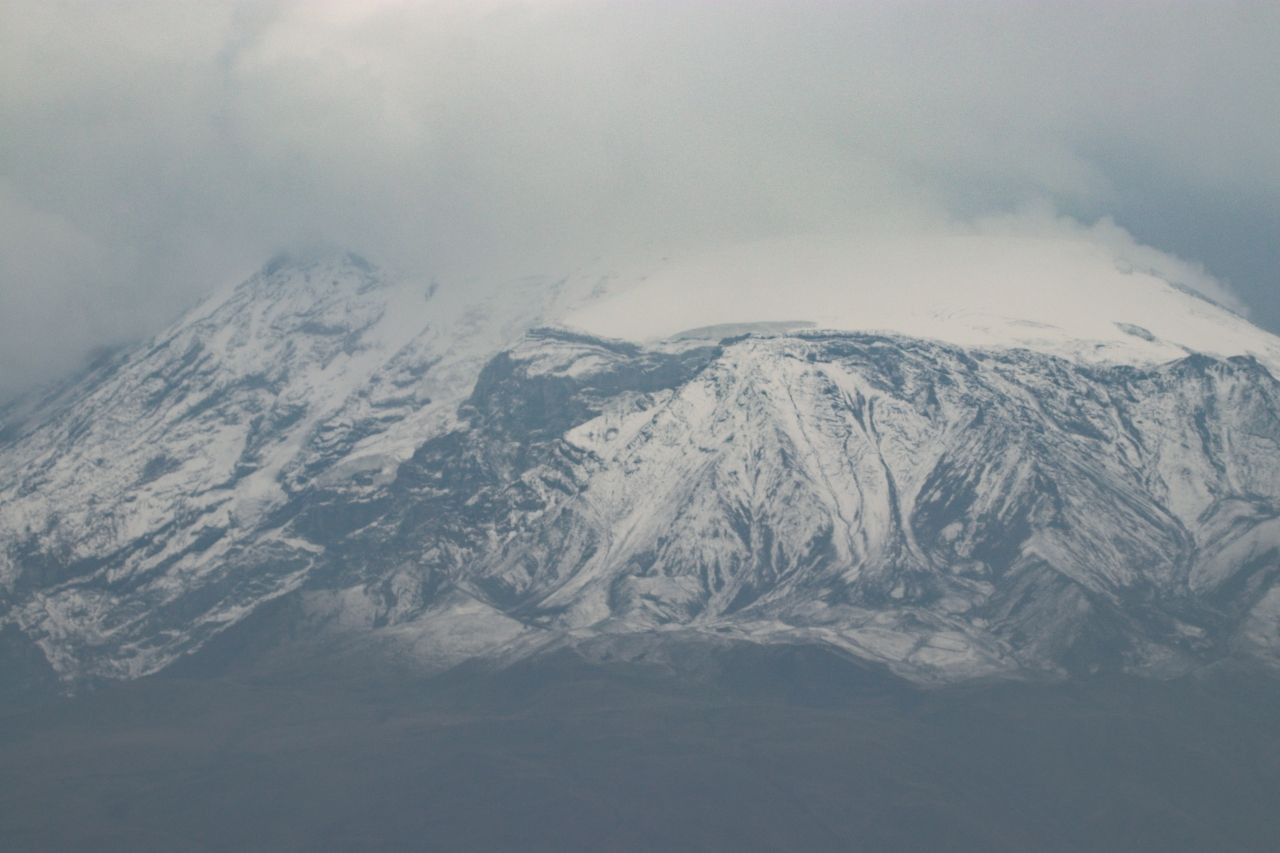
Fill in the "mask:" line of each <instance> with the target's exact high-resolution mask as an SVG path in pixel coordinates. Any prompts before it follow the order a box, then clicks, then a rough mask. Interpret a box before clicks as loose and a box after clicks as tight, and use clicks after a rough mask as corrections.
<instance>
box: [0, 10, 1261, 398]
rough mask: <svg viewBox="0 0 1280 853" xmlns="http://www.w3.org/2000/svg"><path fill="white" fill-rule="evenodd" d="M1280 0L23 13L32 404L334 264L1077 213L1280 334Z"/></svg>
mask: <svg viewBox="0 0 1280 853" xmlns="http://www.w3.org/2000/svg"><path fill="white" fill-rule="evenodd" d="M1277 55H1280V4H1276V3H1274V2H1260V3H1242V4H1233V3H1227V2H1204V3H1198V4H1192V3H1180V4H1156V3H1139V2H1124V3H1119V2H1114V0H1106V2H1072V3H1067V2H1063V3H1047V2H1044V3H1041V2H1025V3H1012V2H1003V3H997V2H976V0H975V2H965V3H954V2H952V3H920V2H897V3H889V2H858V3H853V2H847V3H845V2H836V0H827V2H821V3H800V2H795V0H787V2H781V0H779V2H772V3H752V2H742V1H741V0H735V2H733V3H729V2H702V3H698V2H691V0H682V2H640V0H630V2H615V3H571V2H524V3H516V2H469V3H408V2H396V1H395V0H379V2H375V0H347V1H346V2H337V0H296V1H295V2H244V3H240V2H214V0H198V2H184V0H154V2H127V0H115V2H101V0H85V2H78V3H70V2H58V0H6V2H5V3H4V4H3V6H2V8H0V395H4V394H10V393H13V392H14V391H16V390H18V389H20V388H22V387H24V386H27V385H29V384H30V383H32V382H35V381H39V380H43V379H46V378H49V377H50V376H53V375H56V374H58V373H60V372H64V371H66V370H68V369H70V368H71V367H73V366H74V364H75V363H76V362H77V361H78V360H79V359H81V358H83V356H84V354H85V353H86V352H87V351H88V350H89V349H91V348H93V347H95V346H100V345H104V344H108V343H111V342H114V341H119V340H122V339H126V338H131V337H136V336H140V335H145V334H147V333H150V332H153V331H155V330H157V329H158V328H159V327H161V326H162V325H163V324H164V323H165V322H167V321H168V320H170V319H172V317H173V316H174V315H175V314H176V313H177V312H179V311H180V310H182V308H184V307H185V306H186V305H188V304H189V303H191V302H192V301H193V300H195V299H197V298H199V296H200V295H201V294H203V293H205V292H207V291H208V290H210V289H211V288H212V287H215V286H217V285H220V284H223V283H225V282H226V281H228V280H231V279H235V278H238V277H242V276H244V275H245V274H247V273H248V272H250V271H252V270H253V269H254V268H256V267H257V266H259V265H261V263H262V262H263V261H264V260H266V259H267V258H268V257H269V256H271V255H272V254H274V253H276V252H278V251H281V250H286V249H289V248H292V247H297V246H300V245H309V244H314V243H324V244H332V245H340V246H346V247H350V248H353V249H356V250H357V251H360V252H362V253H364V254H366V255H367V256H369V257H370V258H371V259H374V260H376V261H379V262H382V263H384V264H389V265H391V266H393V267H396V268H399V269H402V270H406V271H411V272H412V273H413V274H423V275H435V276H438V277H441V278H444V279H446V280H457V281H462V280H464V279H467V280H471V281H473V282H475V281H484V280H490V279H497V278H500V277H501V276H503V275H509V274H514V273H515V272H555V271H557V270H559V269H568V268H572V267H574V266H575V265H580V264H582V263H585V262H590V261H594V260H595V259H597V258H606V259H607V258H609V257H611V256H614V255H618V256H622V255H625V254H626V253H628V252H630V251H633V250H636V249H641V248H652V247H654V246H658V247H663V248H666V247H671V248H672V249H679V248H683V247H697V246H698V245H700V244H709V243H715V242H720V241H732V240H738V239H752V238H758V237H773V236H777V235H780V234H790V233H797V232H804V231H811V230H826V231H840V230H843V231H847V232H848V233H857V231H858V230H859V229H860V228H868V227H870V226H872V225H875V226H876V227H878V228H882V227H883V226H884V224H885V223H886V222H888V223H894V222H901V223H903V227H909V224H910V223H918V222H926V221H936V220H940V219H949V220H961V221H963V220H966V219H968V218H973V217H978V216H987V215H992V214H1003V213H1006V212H1008V211H1013V210H1019V209H1022V208H1024V207H1026V206H1027V205H1038V206H1039V207H1040V209H1043V208H1044V207H1045V206H1049V207H1052V208H1053V209H1055V210H1056V211H1058V212H1059V213H1061V214H1064V215H1066V216H1071V217H1075V218H1077V219H1080V220H1081V221H1082V222H1085V223H1092V222H1093V221H1095V220H1097V219H1099V218H1101V217H1111V218H1112V219H1114V220H1115V222H1116V223H1118V225H1119V226H1121V227H1123V228H1124V229H1127V230H1128V231H1129V232H1131V233H1132V234H1133V235H1134V237H1135V238H1137V239H1138V240H1140V241H1142V242H1145V243H1148V244H1150V245H1152V246H1155V247H1157V248H1159V249H1162V250H1165V251H1167V252H1170V253H1172V254H1174V255H1177V256H1179V257H1181V258H1184V259H1186V260H1188V261H1191V262H1193V263H1199V264H1203V265H1204V267H1205V268H1206V269H1207V271H1208V272H1209V273H1210V274H1212V275H1213V276H1216V277H1217V278H1218V279H1220V280H1223V281H1225V282H1227V283H1228V284H1229V285H1230V286H1231V287H1233V288H1234V290H1235V292H1236V293H1237V294H1238V295H1239V296H1240V298H1241V300H1242V301H1243V302H1244V303H1245V304H1246V305H1248V306H1249V308H1250V313H1251V316H1252V318H1253V319H1254V320H1255V321H1256V322H1258V323H1260V324H1262V325H1264V326H1267V327H1269V328H1271V329H1273V330H1278V331H1280V272H1278V270H1280V60H1278V59H1277Z"/></svg>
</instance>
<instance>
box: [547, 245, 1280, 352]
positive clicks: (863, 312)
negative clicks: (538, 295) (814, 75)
mask: <svg viewBox="0 0 1280 853" xmlns="http://www.w3.org/2000/svg"><path fill="white" fill-rule="evenodd" d="M1113 230H1114V229H1113ZM1104 237H1106V238H1107V239H1103V238H1104ZM1194 289H1199V290H1202V291H1212V290H1213V283H1212V281H1211V280H1209V279H1207V277H1206V276H1205V275H1204V274H1203V273H1201V272H1199V271H1197V270H1195V269H1194V268H1192V267H1190V266H1189V265H1186V264H1183V263H1181V262H1179V261H1177V260H1176V259H1174V258H1171V257H1169V256H1166V255H1162V254H1160V253H1158V252H1155V251H1154V250H1152V249H1148V248H1145V247H1140V246H1136V245H1132V246H1117V241H1116V240H1115V239H1113V237H1112V236H1111V234H1110V232H1106V233H1105V234H1099V233H1098V232H1097V230H1096V229H1095V230H1079V231H1076V232H1068V233H1066V234H1063V233H1061V232H1060V231H1054V232H1052V233H1051V232H1041V231H1034V230H1033V231H1021V232H1019V231H1001V230H999V229H996V228H994V227H993V228H986V229H974V230H970V231H968V232H965V233H950V234H946V235H936V234H935V235H928V236H919V237H908V238H899V239H895V240H889V241H876V242H873V243H867V244H863V243H859V242H857V241H856V240H837V239H834V238H830V237H810V238H795V239H788V240H778V241H768V242H760V243H751V244H739V245H734V246H729V247H725V248H721V249H718V250H715V251H710V252H705V253H701V254H693V255H688V256H684V257H675V258H671V259H664V260H663V261H661V262H658V263H655V264H651V265H649V266H641V267H636V268H634V269H631V270H629V271H626V272H623V273H620V274H619V275H617V276H616V277H615V284H614V286H613V287H612V288H611V289H610V292H609V293H608V294H607V295H605V296H603V297H601V298H599V299H596V300H593V301H590V302H587V303H586V304H584V305H583V306H582V307H580V308H578V309H576V310H572V311H570V312H568V313H567V314H566V316H565V317H564V323H565V324H566V325H567V326H569V327H571V328H575V329H579V330H583V331H586V332H589V333H594V334H597V335H603V336H607V337H614V338H624V339H629V340H637V341H651V340H657V339H662V338H667V337H671V336H674V335H677V334H679V333H681V332H683V331H685V330H688V329H693V328H700V327H705V326H717V325H723V324H740V323H762V322H772V323H777V322H810V323H813V324H814V325H815V326H817V327H819V328H825V329H839V330H849V331H877V332H892V333H898V334H902V335H906V336H910V337H920V338H930V339H934V340H941V341H946V342H949V343H954V344H959V345H962V346H982V347H1004V346H1018V347H1027V348H1030V349H1036V350H1041V351H1048V352H1053V353H1056V354H1061V355H1064V356H1069V357H1075V358H1082V359H1088V360H1090V361H1107V362H1119V363H1157V362H1162V361H1169V360H1172V359H1175V358H1180V357H1182V356H1184V355H1186V350H1193V351H1197V352H1204V353H1210V354H1215V355H1223V356H1229V355H1253V356H1255V357H1257V358H1258V359H1259V360H1260V361H1262V362H1263V363H1264V364H1266V365H1267V366H1268V367H1269V368H1270V369H1272V370H1277V369H1280V339H1277V338H1276V337H1275V336H1273V335H1271V334H1268V333H1267V332H1264V331H1262V330H1261V329H1258V328H1257V327H1256V326H1253V325H1252V324H1250V323H1249V322H1248V321H1247V320H1245V319H1244V318H1242V317H1241V316H1239V315H1238V314H1236V313H1234V312H1233V311H1231V310H1229V309H1228V308H1225V307H1222V306H1220V305H1218V304H1215V303H1213V302H1211V301H1208V299H1206V298H1201V297H1199V296H1196V295H1193V293H1191V292H1189V291H1192V290H1194ZM1215 295H1217V296H1219V297H1221V296H1222V294H1220V293H1219V294H1215ZM1147 333H1149V335H1148V334H1147ZM1147 337H1150V338H1151V339H1150V340H1147V339H1146V338H1147Z"/></svg>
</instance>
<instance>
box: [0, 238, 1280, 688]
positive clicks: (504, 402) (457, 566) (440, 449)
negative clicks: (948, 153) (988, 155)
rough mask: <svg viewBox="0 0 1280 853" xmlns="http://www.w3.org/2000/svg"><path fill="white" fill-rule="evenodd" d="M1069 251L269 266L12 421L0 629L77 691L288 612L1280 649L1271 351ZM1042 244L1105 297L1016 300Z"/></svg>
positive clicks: (577, 642) (640, 643)
mask: <svg viewBox="0 0 1280 853" xmlns="http://www.w3.org/2000/svg"><path fill="white" fill-rule="evenodd" d="M953 251H955V252H958V253H961V254H963V253H964V252H975V251H977V249H975V248H974V246H973V245H971V244H962V245H961V246H959V247H958V248H957V247H953ZM1081 251H1082V250H1080V249H1079V248H1078V247H1076V248H1072V247H1067V248H1066V249H1054V250H1052V251H1050V250H1049V249H1046V248H1045V247H1043V246H1035V245H1033V246H1030V247H1029V248H1027V249H1026V251H1025V252H1023V253H1021V254H1017V256H1016V257H1014V258H1012V259H1011V260H1010V259H1006V260H1004V261H1001V262H1000V263H998V264H996V265H995V266H994V267H989V266H988V267H969V268H966V269H970V270H971V271H972V270H974V269H981V270H984V271H985V272H984V273H983V274H987V273H990V276H991V280H992V282H993V284H992V285H991V286H990V287H988V288H986V289H981V288H980V289H978V290H977V291H975V292H976V293H977V294H978V295H977V296H975V297H974V299H973V301H971V302H970V303H968V304H967V306H966V305H962V304H960V302H958V301H957V299H958V297H955V296H954V295H947V294H946V292H945V290H946V289H945V282H943V283H942V284H939V283H938V282H939V281H941V279H939V278H938V277H937V276H932V277H930V276H924V277H917V278H910V279H909V280H908V279H903V280H902V281H901V282H899V283H898V284H897V285H895V284H893V282H892V281H891V280H890V278H888V277H887V276H888V275H889V273H888V272H885V271H882V272H884V274H883V275H881V276H880V277H875V276H872V275H871V273H873V272H875V271H876V270H877V269H879V268H880V266H882V265H883V264H882V263H881V262H880V261H874V262H870V261H865V259H864V261H855V260H848V262H847V263H846V261H845V260H841V259H840V258H838V257H836V256H835V255H832V254H830V253H826V254H824V253H822V252H817V253H810V254H808V255H806V257H807V258H808V259H809V260H808V265H807V266H802V268H801V269H799V270H797V271H793V272H792V273H791V275H792V280H794V282H795V286H794V288H791V290H790V291H789V289H788V288H790V287H791V286H790V284H787V285H777V284H776V283H777V282H778V281H779V277H780V276H783V275H786V270H785V268H783V267H779V264H780V263H783V262H784V261H786V259H787V258H789V257H793V256H792V255H788V254H787V253H786V252H781V253H779V252H774V251H771V252H770V253H769V257H770V258H772V260H771V261H770V262H769V264H756V263H754V262H746V261H742V258H747V259H748V261H749V259H750V257H752V256H751V255H750V252H748V253H747V254H746V255H743V256H741V257H736V256H735V257H736V259H735V260H733V262H732V263H725V262H723V258H721V260H720V261H717V262H716V263H714V264H713V263H711V262H710V261H708V260H706V259H700V260H697V261H690V262H674V263H670V264H667V265H665V266H662V267H661V269H658V270H657V271H656V272H654V271H650V273H646V274H645V275H636V276H633V277H632V278H634V279H635V283H631V284H629V283H628V282H629V280H630V279H629V278H628V276H625V275H624V276H613V277H605V276H599V275H594V274H587V273H581V274H579V275H578V276H576V277H570V278H569V279H567V280H565V279H541V278H531V279H525V280H521V281H520V282H518V283H515V284H513V285H511V286H509V287H506V288H502V289H498V290H495V291H493V292H490V293H489V294H488V295H487V297H486V298H484V299H479V298H477V299H473V300H469V299H465V298H455V299H453V301H449V300H448V299H446V298H444V297H443V296H442V295H441V294H438V293H437V292H436V291H435V289H434V288H426V287H418V286H415V285H412V284H409V283H404V282H398V281H394V280H392V279H390V278H389V277H387V276H386V275H384V274H383V273H381V272H380V271H378V270H377V269H376V268H374V267H373V266H371V265H370V264H368V263H367V262H365V261H363V260H361V259H359V258H357V257H354V256H337V257H329V258H320V259H309V260H304V261H289V260H281V261H276V262H273V263H271V264H269V265H268V266H267V267H265V268H264V269H263V270H262V271H261V272H259V273H258V274H257V275H255V276H254V277H253V278H251V279H250V280H248V281H246V282H244V283H243V284H241V285H239V286H237V287H235V288H232V289H229V290H227V291H224V292H223V293H220V294H218V295H216V296H214V297H213V298H211V299H210V300H209V301H207V302H206V303H205V304H203V305H201V306H198V307H197V308H196V309H194V310H193V311H191V312H189V313H188V314H187V315H186V316H184V317H183V318H181V319H180V320H178V321H177V322H176V323H175V324H174V325H173V326H172V327H171V328H170V329H168V330H166V331H165V332H163V333H161V334H160V335H158V336H157V337H156V338H154V339H153V340H151V341H149V342H147V343H145V344H142V345H140V346H137V347H134V348H132V349H128V350H123V351H119V352H117V353H114V354H112V355H110V356H108V357H105V358H104V359H103V360H102V361H100V362H99V363H98V364H96V365H95V366H94V367H93V368H92V369H90V370H89V371H87V372H86V373H84V374H83V375H82V376H80V377H79V378H77V379H75V380H72V381H70V382H68V383H66V384H64V385H63V386H60V387H59V388H57V389H54V390H53V391H51V392H49V393H48V394H47V395H46V396H44V397H37V398H33V399H31V400H27V401H25V402H23V404H22V405H21V406H15V407H12V408H11V409H10V410H9V412H8V413H7V415H5V416H4V417H5V418H6V420H5V421H4V422H3V423H0V436H3V438H0V625H3V631H2V632H0V643H2V644H3V645H4V646H5V647H6V653H7V655H8V656H9V657H10V658H13V659H22V660H26V661H34V663H32V664H31V665H32V666H34V667H35V668H37V669H40V668H44V669H47V670H48V671H49V672H50V673H52V674H53V675H54V676H56V677H57V678H58V679H60V680H61V681H63V682H64V683H67V684H75V683H78V682H81V681H92V680H95V679H121V678H134V677H137V676H141V675H145V674H147V673H152V672H156V671H158V670H160V669H163V668H165V667H166V666H169V665H170V664H172V663H173V662H174V661H176V660H178V659H180V658H182V657H184V656H189V655H198V654H199V653H200V650H201V649H202V648H204V647H205V646H206V645H207V644H208V643H209V641H210V640H211V639H212V638H214V637H216V636H219V635H222V634H226V633H228V632H229V634H228V635H233V634H234V633H235V632H237V631H246V630H250V629H249V627H248V626H250V625H258V627H257V628H254V629H253V630H260V629H261V626H260V624H259V623H261V622H262V621H263V620H267V621H273V624H274V628H273V630H272V631H270V632H269V634H270V636H272V637H275V638H276V640H275V641H274V642H278V643H285V644H287V645H289V646H290V647H291V648H294V649H295V650H297V649H306V648H316V649H318V648H321V647H324V648H326V649H350V650H357V649H377V650H380V651H383V652H388V653H391V654H394V655H396V656H398V657H400V658H402V659H408V660H410V661H413V662H415V664H416V665H421V666H424V667H427V668H431V669H443V668H447V667H450V666H453V665H455V664H457V663H460V662H462V661H465V660H470V659H481V660H488V661H495V662H498V663H502V662H508V661H512V660H517V659H520V658H523V657H527V656H530V655H538V654H544V653H547V652H549V651H551V650H554V649H563V648H571V649H573V650H575V651H576V652H577V653H579V654H583V655H587V656H597V657H619V656H620V657H642V656H647V657H653V658H661V657H662V656H663V655H664V654H668V653H670V651H669V650H670V649H672V648H676V647H677V646H679V647H681V648H687V644H688V643H690V642H705V643H712V644H723V643H732V642H742V643H753V644H779V643H785V644H804V645H820V646H824V647H827V648H830V649H834V650H837V651H839V652H840V653H841V654H844V655H847V656H850V657H854V658H858V659H862V660H866V661H873V662H876V663H879V664H882V665H884V666H886V667H888V668H889V669H891V670H893V671H894V672H896V673H898V674H900V675H903V676H905V677H908V678H910V679H913V680H916V681H922V682H937V681H958V680H964V679H970V678H979V677H981V678H987V677H1028V676H1044V677H1062V676H1064V675H1070V674H1073V673H1089V672H1098V671H1121V670H1123V671H1130V672H1138V673H1144V674H1151V675H1165V674H1172V673H1177V672H1185V671H1188V670H1190V669H1194V668H1196V667H1199V666H1203V665H1205V664H1208V663H1212V662H1215V661H1220V660H1224V659H1245V660H1251V661H1255V662H1262V663H1264V664H1267V665H1275V664H1276V663H1277V662H1280V587H1277V584H1276V581H1277V575H1278V574H1280V382H1277V380H1276V378H1275V371H1276V370H1277V368H1278V367H1280V341H1278V340H1277V339H1276V338H1275V337H1273V336H1271V335H1269V334H1267V333H1265V332H1263V331H1261V330H1259V329H1256V328H1255V327H1253V326H1251V325H1249V324H1248V323H1247V321H1245V320H1244V319H1242V318H1241V317H1239V316H1238V315H1236V314H1235V313H1233V312H1232V311H1231V310H1229V309H1228V308H1225V307H1223V306H1221V305H1218V304H1216V303H1214V302H1213V301H1211V300H1208V299H1206V298H1204V297H1202V296H1200V295H1196V294H1195V293H1193V292H1189V291H1188V289H1187V288H1185V287H1181V286H1179V285H1178V282H1176V281H1175V282H1171V281H1169V280H1166V279H1163V278H1160V277H1159V275H1157V274H1156V273H1157V271H1150V272H1134V270H1133V269H1132V268H1128V269H1125V268H1117V266H1116V265H1115V263H1114V261H1111V262H1110V263H1111V265H1110V266H1109V267H1107V269H1108V270H1109V272H1106V271H1105V270H1102V269H1101V268H1100V267H1098V266H1097V264H1099V263H1101V261H1100V260H1099V258H1098V257H1095V256H1094V255H1091V254H1089V253H1087V252H1086V253H1084V255H1083V256H1082V257H1084V260H1083V261H1079V258H1077V259H1076V260H1077V261H1079V262H1073V263H1072V264H1068V263H1067V261H1070V260H1071V258H1074V257H1076V254H1079V253H1080V252H1081ZM1045 252H1048V254H1045ZM1055 252H1058V253H1059V254H1061V253H1062V252H1066V255H1065V256H1063V257H1057V256H1056V255H1055V254H1054V253H1055ZM1073 253H1075V254H1073ZM984 257H985V256H984ZM1055 257H1056V261H1054V258H1055ZM815 259H816V260H815ZM1050 261H1054V262H1055V263H1058V266H1057V267H1056V268H1057V269H1063V268H1069V269H1070V270H1071V271H1072V272H1073V273H1079V274H1082V275H1086V276H1088V275H1093V276H1096V278H1087V280H1088V281H1092V282H1094V284H1091V285H1089V286H1086V287H1084V288H1083V289H1082V290H1078V291H1074V292H1075V293H1077V294H1081V293H1083V294H1084V296H1083V297H1079V296H1078V297H1077V298H1083V299H1085V300H1086V303H1087V304H1084V305H1083V307H1079V308H1077V309H1075V310H1073V311H1066V310H1065V308H1064V310H1062V311H1060V312H1058V315H1057V316H1056V317H1054V316H1048V315H1045V316H1042V314H1043V311H1041V310H1040V309H1036V310H1034V311H1028V310H1023V309H1022V306H1021V305H1019V304H1017V303H1016V295H1017V293H1018V287H1024V286H1026V285H1024V284H1022V283H1020V282H1021V281H1022V280H1021V279H1020V278H1019V276H1020V275H1023V274H1026V273H1027V272H1028V271H1030V270H1034V269H1035V268H1037V265H1038V264H1041V263H1048V262H1050ZM796 263H797V264H799V263H800V262H799V261H798V260H797V261H796ZM984 263H985V261H984ZM1064 264H1066V267H1064V266H1063V265H1064ZM784 266H785V265H784ZM713 268H714V269H715V270H717V271H718V272H716V276H718V278H716V280H715V282H712V283H711V284H708V282H707V280H706V279H707V276H708V275H710V273H709V272H708V271H709V270H712V269H713ZM842 270H843V271H844V272H841V271H842ZM851 270H856V271H857V274H858V276H861V277H856V276H854V277H851V276H853V273H852V272H850V271H851ZM1104 273H1105V274H1104ZM735 277H736V278H735ZM713 278H714V276H713ZM734 280H737V281H738V282H739V284H738V287H739V288H740V289H739V290H738V291H734V290H732V288H731V287H730V285H731V284H732V282H733V281H734ZM682 282H683V283H684V284H685V285H691V284H697V286H696V287H692V289H690V290H689V291H687V293H688V295H687V296H686V297H682V296H681V295H680V287H681V283H682ZM767 282H773V283H775V286H774V287H773V288H772V289H768V288H766V287H765V283H767ZM868 282H875V283H874V285H872V284H869V283H868ZM1011 282H1013V284H1011ZM926 285H927V286H926ZM1015 285H1016V286H1015ZM717 288H730V289H727V290H723V292H722V291H721V290H718V289H717ZM735 293H737V294H740V295H741V297H742V298H740V299H737V300H735V299H734V295H735ZM788 293H790V296H788ZM753 294H754V296H753ZM761 294H764V295H763V296H761ZM775 294H781V295H775ZM891 294H896V295H895V296H894V299H895V300H896V301H894V302H893V304H892V305H889V304H887V303H884V304H882V302H878V301H877V300H880V299H881V297H886V298H887V296H888V295H891ZM755 297H759V298H755ZM1065 298H1066V297H1063V299H1065ZM1002 300H1003V301H1002ZM1055 300H1057V301H1055ZM1061 301H1062V300H1060V299H1057V297H1055V298H1054V299H1048V300H1041V301H1039V302H1037V304H1038V305H1041V306H1043V305H1050V306H1052V305H1055V304H1058V302H1061ZM1065 304H1066V303H1063V305H1065ZM877 305H879V306H880V307H879V308H877V307H876V306H877ZM662 306H667V308H665V309H664V308H662ZM673 306H674V307H673ZM686 309H687V310H686ZM1055 310H1056V309H1055ZM667 315H672V318H671V319H667ZM1054 320H1056V322H1051V321H1054ZM691 326H698V327H700V328H696V329H692V330H691V329H690V328H689V327H691ZM269 602H279V603H281V604H283V605H285V606H275V607H270V608H269V607H266V605H267V604H268V603H269ZM250 617H254V618H252V619H251V618H250Z"/></svg>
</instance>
